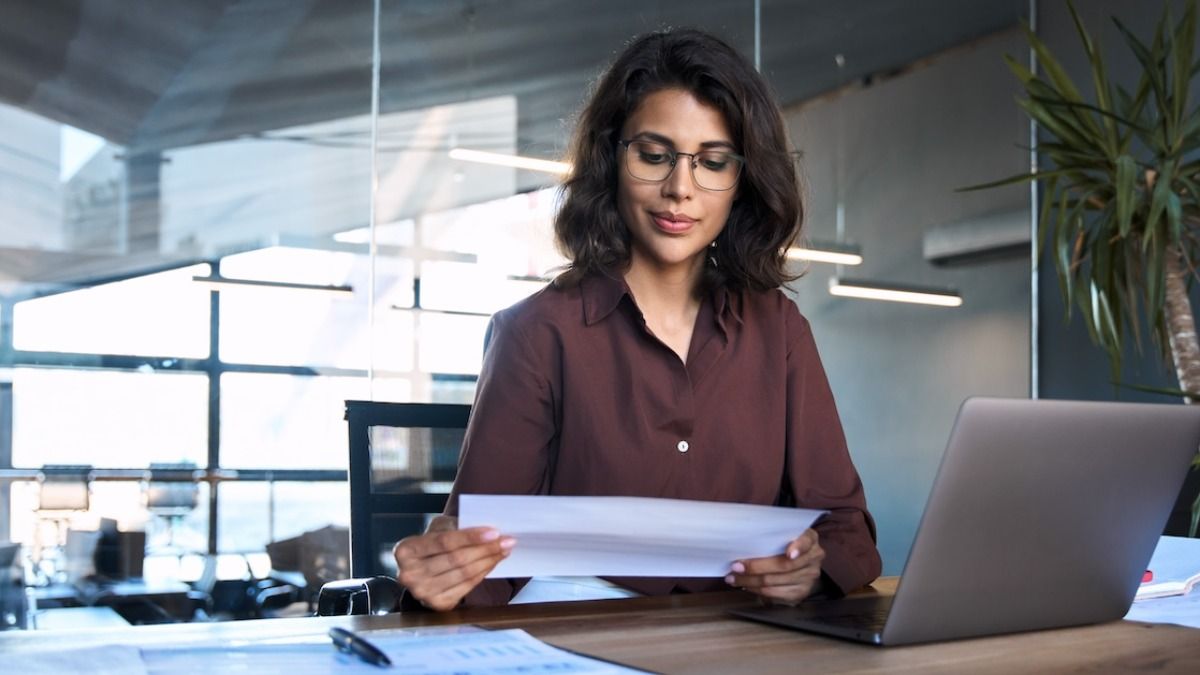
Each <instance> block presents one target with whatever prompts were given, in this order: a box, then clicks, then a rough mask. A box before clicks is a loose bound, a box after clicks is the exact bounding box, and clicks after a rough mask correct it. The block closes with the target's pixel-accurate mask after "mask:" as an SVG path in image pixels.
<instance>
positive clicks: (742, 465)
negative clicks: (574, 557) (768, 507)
mask: <svg viewBox="0 0 1200 675" xmlns="http://www.w3.org/2000/svg"><path fill="white" fill-rule="evenodd" d="M489 334H490V342H489V346H488V348H487V353H486V355H485V357H484V363H483V370H482V372H481V374H480V376H479V385H478V388H477V390H476V395H475V407H474V409H473V411H472V414H471V420H470V424H469V426H468V428H467V434H466V439H465V441H464V444H463V449H462V455H461V458H460V460H459V468H458V477H457V480H456V481H455V484H454V489H453V491H452V493H451V496H450V501H449V503H448V504H447V507H446V513H447V514H448V515H455V514H457V512H458V495H460V494H464V493H468V494H469V493H485V494H550V495H623V496H637V497H668V498H675V499H700V500H709V501H727V502H744V503H748V504H780V505H798V506H801V507H805V508H814V509H828V510H829V511H830V514H829V515H828V516H827V517H825V518H824V519H822V520H821V521H820V522H819V523H818V524H817V525H816V526H815V529H816V530H817V532H818V533H819V535H820V542H821V546H822V547H823V548H824V549H825V552H826V557H825V562H824V565H823V566H822V571H823V573H824V576H825V578H826V580H827V582H832V583H833V585H835V586H836V587H837V589H838V590H841V591H843V592H846V591H850V590H853V589H855V588H858V587H860V586H863V585H864V584H867V583H869V582H870V581H872V580H873V579H875V578H876V577H877V576H878V575H879V572H880V559H879V553H878V551H877V550H876V548H875V524H874V521H873V520H872V518H871V516H870V514H869V513H867V507H866V499H865V497H864V495H863V488H862V482H861V481H860V480H859V477H858V472H857V471H855V469H854V465H853V464H852V463H851V461H850V455H849V453H848V452H847V450H846V441H845V437H844V435H843V434H842V427H841V422H840V420H839V419H838V414H837V409H836V407H835V405H834V401H833V394H832V393H831V391H830V389H829V384H828V382H827V380H826V378H825V371H824V369H823V368H822V366H821V360H820V357H819V356H818V355H817V347H816V343H815V342H814V341H813V336H812V331H811V330H810V329H809V325H808V321H807V320H805V319H804V317H802V316H801V315H800V312H799V311H798V310H797V309H796V305H795V304H794V303H793V302H792V301H790V300H789V299H788V298H787V297H786V296H785V295H784V294H783V293H782V292H780V291H779V290H772V291H770V292H766V293H760V292H750V291H745V292H739V293H735V292H730V291H727V290H724V289H719V290H717V291H715V292H713V293H712V294H711V296H709V297H706V298H704V301H703V302H702V304H701V308H700V313H699V316H698V317H697V319H696V326H695V329H694V331H693V333H692V343H691V346H690V348H689V350H688V358H687V364H686V365H685V364H684V363H683V362H682V361H681V360H680V359H679V357H678V355H677V354H675V352H673V351H672V350H671V349H670V348H669V347H667V346H666V344H664V343H663V342H661V341H659V339H658V338H656V337H655V336H654V334H653V333H651V331H650V329H649V328H648V327H647V326H646V322H645V320H644V319H643V317H642V313H641V311H640V310H639V309H638V306H637V303H636V302H635V301H634V298H633V295H632V294H631V292H630V291H629V288H628V286H627V285H626V284H625V282H624V281H623V280H621V279H613V278H608V277H588V278H585V279H584V280H583V282H582V283H580V284H579V285H577V286H574V287H568V288H557V287H555V286H554V285H550V286H548V287H546V288H545V289H543V290H542V291H540V292H538V293H536V294H535V295H533V296H531V297H529V298H527V299H525V300H523V301H522V302H520V303H518V304H516V305H514V306H513V307H510V308H509V309H506V310H504V311H502V312H499V313H497V314H496V315H495V316H494V317H493V319H492V323H491V326H490V327H489ZM800 534H801V533H800V532H797V533H796V535H797V536H799V535H800ZM784 543H785V542H780V545H781V546H782V545H783V544H784ZM517 545H518V546H520V542H517ZM611 580H612V581H614V582H615V583H618V584H621V585H624V586H627V587H629V588H632V589H634V590H636V591H639V592H641V593H645V594H656V595H657V594H665V593H669V592H689V591H690V592H696V591H704V590H715V589H720V588H727V586H726V585H725V583H724V581H723V580H721V579H663V578H656V579H630V578H620V579H611ZM523 583H524V582H523V581H519V582H518V581H516V580H514V581H511V582H510V581H508V580H489V581H485V582H484V583H483V584H481V585H480V587H478V588H476V589H475V590H474V591H472V592H471V594H469V595H468V596H467V598H466V603H467V604H469V605H480V604H503V603H506V602H507V601H508V600H509V599H510V598H511V597H512V595H513V594H514V593H515V592H516V590H517V589H519V588H520V586H522V585H523Z"/></svg>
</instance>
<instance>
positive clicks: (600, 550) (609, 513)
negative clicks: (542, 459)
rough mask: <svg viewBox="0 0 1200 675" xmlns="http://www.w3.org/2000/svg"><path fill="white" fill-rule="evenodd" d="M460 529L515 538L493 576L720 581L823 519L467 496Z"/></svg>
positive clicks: (778, 512)
mask: <svg viewBox="0 0 1200 675" xmlns="http://www.w3.org/2000/svg"><path fill="white" fill-rule="evenodd" d="M458 511H459V515H458V526H459V527H460V528H465V527H476V526H480V525H487V526H490V527H494V528H496V529H497V530H499V531H500V532H501V533H503V534H505V535H511V536H513V537H515V538H516V540H517V545H516V546H515V547H513V550H512V554H511V555H509V557H508V558H506V559H505V560H504V561H503V562H501V563H500V564H499V565H497V566H496V568H495V569H494V570H492V573H491V574H489V575H488V576H490V577H531V576H549V575H561V576H601V575H602V576H630V577H723V576H725V575H726V574H728V573H729V566H730V564H732V563H733V561H734V560H738V559H741V558H757V557H763V556H770V555H777V554H779V553H782V552H783V550H784V548H785V547H786V546H787V543H788V542H789V541H791V540H793V539H795V538H796V537H798V536H800V535H801V534H802V533H803V532H804V531H805V530H806V529H808V528H809V527H810V526H811V525H812V524H813V523H814V522H815V521H816V520H817V518H819V517H820V516H821V515H823V514H824V513H825V511H816V510H812V509H794V508H787V507H778V506H755V505H752V504H728V503H724V502H699V501H688V500H682V499H650V498H644V497H548V496H513V495H462V496H461V498H460V501H459V506H458Z"/></svg>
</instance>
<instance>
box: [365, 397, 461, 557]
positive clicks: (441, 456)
mask: <svg viewBox="0 0 1200 675" xmlns="http://www.w3.org/2000/svg"><path fill="white" fill-rule="evenodd" d="M470 415H471V406H469V405H463V404H451V403H384V402H378V401H346V422H347V423H348V427H349V431H350V574H351V576H354V577H373V576H377V575H389V576H391V575H395V573H396V569H395V564H394V563H393V562H392V555H391V551H392V546H393V545H394V544H395V543H396V542H397V541H399V540H400V539H403V538H404V537H406V536H408V535H410V534H418V533H420V532H422V531H424V529H425V521H426V517H427V515H428V514H436V513H441V512H442V509H443V508H444V507H445V505H446V498H447V497H448V496H449V491H450V484H451V483H452V482H453V480H454V475H455V472H456V471H457V468H458V454H459V451H460V450H461V449H462V441H463V434H464V433H465V432H466V428H467V419H468V418H469V417H470Z"/></svg>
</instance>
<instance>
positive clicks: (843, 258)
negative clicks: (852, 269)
mask: <svg viewBox="0 0 1200 675" xmlns="http://www.w3.org/2000/svg"><path fill="white" fill-rule="evenodd" d="M787 257H788V260H809V261H812V262H823V263H831V264H834V265H861V264H862V261H863V257H862V250H861V249H859V247H857V246H852V245H849V244H835V243H829V242H816V241H810V242H808V244H807V245H805V246H793V247H791V248H789V249H788V250H787Z"/></svg>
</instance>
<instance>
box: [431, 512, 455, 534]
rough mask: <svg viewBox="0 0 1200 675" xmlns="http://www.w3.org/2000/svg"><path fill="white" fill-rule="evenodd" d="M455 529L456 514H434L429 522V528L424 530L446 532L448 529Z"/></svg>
mask: <svg viewBox="0 0 1200 675" xmlns="http://www.w3.org/2000/svg"><path fill="white" fill-rule="evenodd" d="M457 529H458V517H457V516H434V517H433V520H432V521H430V522H429V528H428V529H427V530H425V532H426V533H429V532H448V531H450V530H457Z"/></svg>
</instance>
